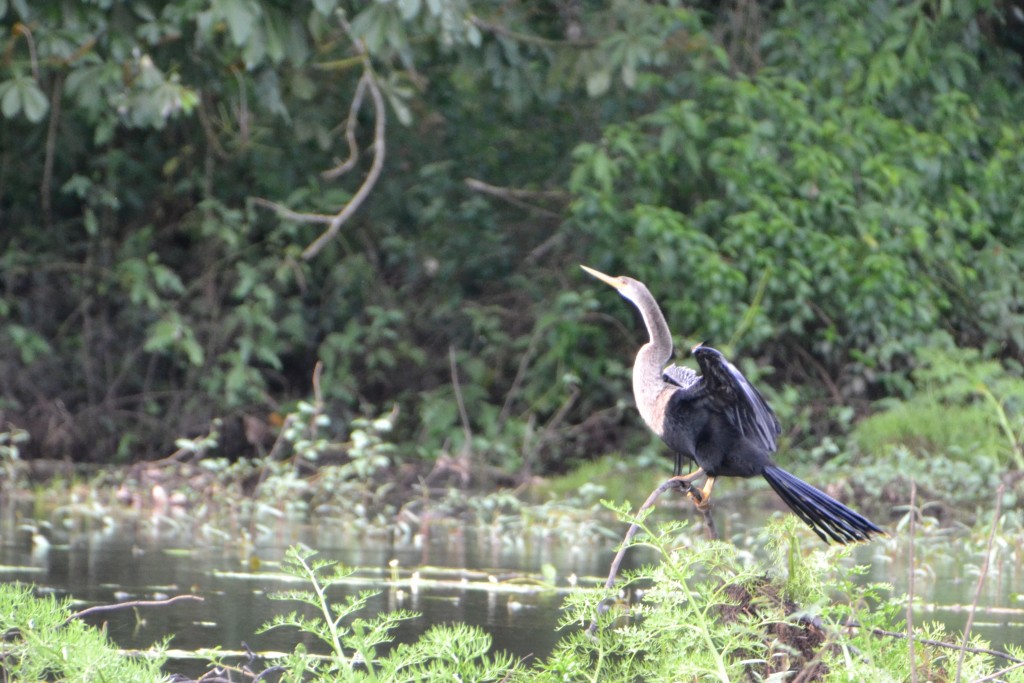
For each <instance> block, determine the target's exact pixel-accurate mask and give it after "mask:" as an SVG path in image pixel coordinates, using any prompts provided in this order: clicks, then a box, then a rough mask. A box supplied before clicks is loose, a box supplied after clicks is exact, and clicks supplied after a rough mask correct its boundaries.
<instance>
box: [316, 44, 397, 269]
mask: <svg viewBox="0 0 1024 683" xmlns="http://www.w3.org/2000/svg"><path fill="white" fill-rule="evenodd" d="M363 76H364V78H366V87H367V89H368V90H369V91H370V99H371V100H372V101H373V115H374V117H375V119H376V121H375V122H374V128H373V163H372V164H370V170H369V172H367V174H366V177H365V178H364V179H363V184H362V185H360V186H359V189H358V190H356V193H355V194H354V195H352V199H350V200H348V204H346V205H345V207H344V208H343V209H342V210H341V211H339V212H338V213H337V214H336V215H335V216H334V217H333V218H332V219H331V222H330V224H329V225H328V226H327V229H326V230H324V232H323V234H321V235H320V236H319V237H317V238H316V239H315V240H313V242H312V244H310V245H309V246H308V247H306V248H305V249H304V250H303V252H302V258H303V259H305V260H307V261H308V260H310V259H311V258H313V257H314V256H316V255H317V254H319V253H320V250H321V249H323V248H324V247H325V246H326V245H327V243H328V242H330V241H331V240H332V239H334V237H335V236H336V235H337V234H338V231H339V230H340V229H341V226H342V225H344V224H345V222H346V221H347V220H348V219H349V218H351V217H352V214H354V213H355V212H356V210H357V209H358V208H359V207H360V206H361V205H362V203H363V202H364V201H366V198H367V197H368V196H370V191H371V190H373V187H374V185H376V184H377V180H378V179H379V178H380V174H381V171H383V170H384V149H385V147H384V132H385V128H386V123H387V115H386V111H385V107H384V95H383V94H382V93H381V91H380V86H378V85H377V80H376V78H374V76H373V74H372V72H371V71H370V68H369V62H367V70H366V72H365V73H364V74H363Z"/></svg>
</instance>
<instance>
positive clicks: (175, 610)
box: [0, 506, 1024, 675]
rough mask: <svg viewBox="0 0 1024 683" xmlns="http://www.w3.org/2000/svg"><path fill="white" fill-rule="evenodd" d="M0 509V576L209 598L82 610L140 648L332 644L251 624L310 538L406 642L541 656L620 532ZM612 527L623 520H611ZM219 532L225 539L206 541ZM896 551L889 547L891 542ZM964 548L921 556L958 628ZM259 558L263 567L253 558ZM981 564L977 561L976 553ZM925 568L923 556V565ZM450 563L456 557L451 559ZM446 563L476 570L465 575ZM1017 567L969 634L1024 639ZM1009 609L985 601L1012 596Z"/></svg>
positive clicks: (96, 600) (103, 596) (994, 575)
mask: <svg viewBox="0 0 1024 683" xmlns="http://www.w3.org/2000/svg"><path fill="white" fill-rule="evenodd" d="M5 509H6V511H7V514H6V515H5V516H4V519H3V520H0V534H2V541H3V543H2V546H0V565H3V566H2V567H0V580H3V581H13V580H18V581H23V582H31V583H34V584H35V585H36V586H38V588H39V590H40V591H44V592H53V593H55V594H58V595H61V596H64V595H70V596H73V597H74V598H75V599H76V600H77V601H79V602H80V606H77V605H76V608H77V609H83V608H85V607H88V606H89V605H95V604H111V603H116V602H120V601H124V600H154V599H163V598H166V597H169V596H174V595H179V594H194V595H198V596H201V597H203V599H204V600H203V601H202V602H184V603H179V604H174V605H168V606H161V607H150V608H140V609H138V611H137V612H136V611H132V610H119V611H114V612H106V613H103V614H97V615H95V616H91V617H88V618H87V621H89V622H90V623H93V624H97V625H99V624H104V625H105V626H106V628H107V630H108V633H109V634H110V636H111V637H112V639H113V640H114V641H115V642H116V643H117V644H118V645H119V646H120V647H122V648H126V649H145V648H148V647H149V646H150V645H152V644H153V643H155V642H157V641H159V640H161V639H163V638H165V637H166V636H167V635H169V634H173V640H172V642H171V647H172V648H175V649H181V650H195V649H200V648H210V647H215V646H220V647H222V648H224V649H226V650H237V649H239V648H241V646H242V643H243V642H244V643H247V644H248V645H249V646H250V647H251V648H252V649H253V650H256V651H290V650H292V649H293V648H294V646H295V644H296V641H297V640H298V639H301V640H303V641H304V642H305V643H306V645H307V647H309V648H310V649H311V650H313V651H324V648H323V647H320V645H319V644H318V643H315V642H310V641H309V639H308V637H305V636H302V635H301V634H299V633H298V632H296V631H295V630H293V629H276V630H273V631H270V632H269V633H266V634H261V635H255V631H256V629H257V628H258V627H259V626H260V625H261V624H263V623H265V622H267V621H269V620H270V619H271V618H272V617H273V616H274V615H275V614H280V613H285V612H289V611H291V610H293V609H296V608H298V607H299V605H298V604H297V603H286V602H280V601H273V600H271V599H270V598H269V597H268V593H271V592H274V591H278V590H284V589H288V588H299V587H303V588H304V587H305V586H300V585H298V584H290V583H285V582H283V581H282V580H281V579H280V575H279V570H278V567H277V566H276V563H278V562H279V561H280V560H281V559H282V557H283V555H284V553H285V550H286V548H287V547H288V546H289V545H291V544H293V543H295V542H300V541H301V542H303V543H306V544H307V545H309V546H311V547H314V548H316V549H318V550H319V551H320V553H321V554H320V557H323V558H325V559H331V560H338V561H340V562H342V563H344V564H346V565H349V566H353V567H358V568H359V572H358V574H357V575H358V576H360V577H363V578H365V579H367V580H368V581H369V582H370V583H371V584H375V586H373V587H375V588H376V589H378V590H380V591H381V593H380V595H379V596H377V597H376V598H374V599H373V600H372V601H371V603H370V606H369V607H370V609H369V611H368V613H367V614H365V615H364V616H367V617H369V616H372V614H373V613H376V612H379V611H383V610H388V609H395V608H404V609H409V610H413V611H416V612H420V613H422V615H423V616H422V617H420V618H418V619H415V620H411V621H407V622H403V623H402V625H401V626H400V627H399V629H398V631H397V632H396V636H397V640H398V642H403V641H406V642H407V641H411V640H414V639H415V638H417V637H418V636H419V635H420V634H422V633H423V632H424V631H425V630H426V629H427V628H429V627H430V626H432V625H434V624H440V623H451V622H464V623H467V624H471V625H476V626H480V627H481V628H483V629H484V630H485V631H486V632H487V633H489V634H491V636H492V637H493V639H494V643H495V649H497V650H504V651H507V652H509V653H511V654H513V655H515V656H517V657H520V658H529V657H540V658H543V657H545V656H546V655H547V654H548V653H549V652H550V651H551V649H552V648H553V647H554V645H555V643H556V641H557V640H558V638H559V636H560V633H559V631H558V630H557V629H558V622H559V617H560V605H561V601H562V599H563V596H564V593H565V591H567V590H568V589H569V586H570V583H571V582H572V578H571V577H578V578H583V577H588V578H587V579H586V580H587V581H589V582H590V583H593V582H596V581H598V577H602V576H603V575H605V574H606V573H607V569H608V566H609V563H610V561H611V558H612V554H613V553H612V546H613V545H614V542H613V541H604V542H602V543H600V544H586V543H582V544H581V543H580V542H579V539H572V540H570V539H566V538H565V537H562V536H560V535H558V534H551V535H548V536H546V537H545V538H544V539H543V541H541V542H533V543H527V542H525V541H524V539H523V538H522V537H517V538H511V539H510V538H507V537H501V536H498V535H488V534H486V533H479V532H478V531H475V530H474V528H467V527H465V526H462V525H459V524H456V523H454V522H449V523H440V524H438V525H435V526H434V527H432V528H431V529H429V530H428V533H426V534H419V535H413V534H409V535H406V536H399V537H393V538H388V537H362V538H359V537H353V536H352V535H351V534H348V533H345V531H344V530H343V529H340V528H338V527H337V526H336V525H332V524H321V525H319V526H316V527H314V526H309V525H300V524H292V523H287V522H285V521H280V520H279V521H278V522H277V523H276V524H274V525H271V526H269V527H264V528H263V529H262V530H261V532H260V533H259V535H258V537H257V538H256V539H255V540H253V541H252V542H248V541H246V540H245V534H243V533H241V532H238V533H236V535H234V536H232V535H230V534H228V535H224V534H223V533H221V532H218V534H214V535H213V536H211V535H210V534H206V535H205V536H204V534H203V531H202V530H201V529H195V528H191V527H187V525H183V524H181V523H178V524H171V525H168V523H167V522H166V520H163V521H161V519H159V518H146V517H141V518H127V519H122V520H117V521H115V520H113V519H110V518H105V519H104V517H103V516H102V515H96V516H93V517H90V516H84V517H83V516H80V515H79V516H76V515H66V516H63V517H62V516H60V515H58V518H57V519H58V523H57V524H55V525H53V526H52V527H49V528H41V529H39V533H40V534H41V535H43V536H45V537H47V538H48V543H49V545H48V547H47V544H46V543H41V542H37V543H35V544H34V543H33V540H32V539H33V532H32V530H31V529H30V528H28V527H29V526H31V525H27V524H24V523H20V522H19V519H20V517H19V515H18V513H17V512H16V511H15V509H14V508H12V507H10V506H8V507H6V508H5ZM763 517H764V515H763V514H762V515H760V516H756V515H755V516H752V515H749V514H746V513H744V514H740V513H736V512H733V513H731V514H729V515H724V514H723V520H722V522H721V523H720V528H722V529H723V531H724V532H725V533H727V534H728V533H730V532H735V530H736V529H735V528H736V526H737V525H739V524H741V523H742V521H741V520H742V519H762V518H763ZM611 526H612V527H615V528H618V526H619V525H617V524H615V523H611ZM211 538H215V539H216V540H215V541H213V542H211ZM886 547H887V546H886V544H884V543H882V542H879V543H874V544H869V545H865V546H862V547H861V548H860V549H859V550H858V553H859V554H858V556H857V561H858V562H859V563H864V564H868V565H869V566H870V567H871V568H872V569H871V572H870V574H869V575H868V576H867V577H865V580H869V581H885V582H890V583H893V584H894V585H895V588H896V591H897V592H898V593H899V592H903V591H905V590H906V587H907V581H906V576H907V572H906V566H907V564H906V558H905V555H903V553H902V551H900V550H896V551H895V552H893V551H892V549H891V548H892V547H891V546H889V550H888V551H887V550H886ZM887 552H888V553H891V554H887ZM964 555H969V553H966V551H964V552H961V553H959V554H958V553H950V552H947V553H945V554H944V555H943V554H941V553H938V552H937V551H936V550H935V548H934V547H932V548H931V549H930V550H929V549H928V548H925V549H924V550H921V551H919V560H923V561H924V562H926V563H927V565H926V566H927V567H929V568H930V569H931V571H925V572H921V576H919V577H918V578H917V581H916V584H917V585H916V587H915V589H916V594H917V596H918V600H919V602H920V603H922V604H924V605H926V606H927V607H926V608H922V609H919V610H918V613H917V616H916V622H917V623H918V624H919V625H920V624H921V623H923V622H924V621H942V622H944V623H946V624H947V625H948V626H949V627H950V629H951V630H953V631H956V630H959V629H961V628H963V626H964V623H965V622H966V618H967V614H966V611H965V610H964V609H961V610H959V611H956V610H952V609H950V606H952V605H961V606H965V605H969V604H970V602H971V601H972V599H973V596H974V589H975V585H976V581H977V565H978V564H980V559H979V558H978V557H977V556H976V555H975V556H968V557H966V559H965V557H964ZM253 557H255V558H258V566H257V565H256V564H253V562H252V560H251V558H253ZM628 558H629V559H628V561H627V566H629V565H635V564H636V563H638V562H644V561H651V560H652V558H651V557H650V556H645V555H644V554H643V552H642V551H637V552H631V555H630V556H628ZM971 563H974V564H971ZM919 566H920V563H919ZM444 568H449V570H447V571H446V570H445V569H444ZM545 568H546V572H547V576H548V578H550V577H551V572H552V570H553V572H554V577H555V578H554V583H555V584H556V585H557V586H558V587H559V590H558V591H539V592H533V593H528V594H522V593H511V592H504V591H495V590H481V589H480V588H481V587H483V586H487V585H488V584H490V583H491V582H492V581H498V582H504V581H508V580H509V579H514V578H516V577H523V576H531V577H534V578H539V573H540V572H541V571H542V570H543V569H545ZM417 570H418V571H419V572H420V574H421V576H422V577H423V578H427V579H429V578H440V579H442V581H441V582H440V583H439V584H430V585H427V586H424V587H421V588H419V589H418V590H411V589H410V588H409V586H408V585H403V586H402V587H401V588H395V587H393V586H391V587H389V585H388V582H387V579H388V577H390V576H391V575H392V573H394V574H395V575H396V576H398V577H399V578H402V579H407V578H408V577H409V576H410V575H411V573H412V572H413V571H417ZM450 570H471V572H472V573H471V574H467V575H466V578H467V582H466V583H465V584H460V583H459V578H460V577H461V576H462V575H461V574H459V573H457V572H456V573H453V572H452V571H450ZM1020 580H1021V568H1020V566H1019V564H1018V565H1014V564H1013V563H1005V562H1004V563H999V564H998V566H996V567H994V568H993V569H992V570H990V575H989V577H988V580H987V582H986V591H985V592H984V593H983V595H982V599H981V601H980V603H979V604H980V605H981V608H982V609H981V611H980V612H979V614H978V615H977V616H976V617H975V625H974V632H975V633H978V634H980V635H982V636H983V637H985V638H987V639H989V640H990V641H992V643H993V646H994V647H996V648H1001V647H1003V646H1004V645H1006V644H1009V643H1020V642H1024V604H1021V603H1022V601H1021V598H1020V592H1019V591H1020V585H1021V584H1020ZM366 588H367V586H365V585H362V586H342V587H338V588H336V589H335V590H334V592H333V593H332V594H331V597H332V598H333V599H334V600H339V599H340V598H341V597H342V596H344V595H346V594H348V593H354V592H357V591H359V590H363V589H366ZM1006 606H1009V607H1011V608H1012V609H1011V610H1010V611H1006V612H999V611H991V610H988V609H987V608H993V607H1006ZM168 668H169V669H170V670H173V671H176V672H180V673H186V674H188V675H198V674H200V673H202V672H203V671H205V670H206V668H207V665H206V663H205V662H203V661H187V660H183V661H175V662H172V663H171V664H169V666H168Z"/></svg>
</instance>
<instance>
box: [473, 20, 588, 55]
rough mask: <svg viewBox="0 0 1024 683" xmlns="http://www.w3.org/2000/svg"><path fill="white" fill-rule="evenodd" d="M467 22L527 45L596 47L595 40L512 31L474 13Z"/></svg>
mask: <svg viewBox="0 0 1024 683" xmlns="http://www.w3.org/2000/svg"><path fill="white" fill-rule="evenodd" d="M469 23H471V24H473V25H474V26H476V27H477V28H478V29H481V30H483V31H487V32H488V33H493V34H494V35H497V36H502V37H503V38H509V39H510V40H514V41H516V42H517V43H524V44H527V45H537V46H539V47H574V48H589V47H597V41H596V40H584V39H576V40H552V39H551V38H541V37H540V36H535V35H532V34H529V33H520V32H518V31H513V30H512V29H509V28H506V27H504V26H501V25H499V24H492V23H491V22H489V21H484V20H483V19H481V18H480V17H478V16H476V15H475V14H472V15H470V17H469Z"/></svg>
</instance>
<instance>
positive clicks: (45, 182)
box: [39, 73, 64, 228]
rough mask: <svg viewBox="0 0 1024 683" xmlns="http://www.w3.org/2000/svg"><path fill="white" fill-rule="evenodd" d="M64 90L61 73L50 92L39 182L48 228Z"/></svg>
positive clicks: (50, 220) (44, 216)
mask: <svg viewBox="0 0 1024 683" xmlns="http://www.w3.org/2000/svg"><path fill="white" fill-rule="evenodd" d="M63 91H64V76H63V75H62V74H60V73H58V74H57V77H56V78H54V79H53V89H52V91H51V92H50V124H49V126H47V128H46V148H45V149H46V154H45V157H44V160H43V179H42V181H41V182H40V183H39V200H40V202H41V204H42V209H43V221H45V223H46V227H47V228H53V198H52V197H51V196H50V193H51V192H52V189H53V159H54V156H55V155H56V150H57V127H58V124H59V123H60V103H61V95H62V94H63Z"/></svg>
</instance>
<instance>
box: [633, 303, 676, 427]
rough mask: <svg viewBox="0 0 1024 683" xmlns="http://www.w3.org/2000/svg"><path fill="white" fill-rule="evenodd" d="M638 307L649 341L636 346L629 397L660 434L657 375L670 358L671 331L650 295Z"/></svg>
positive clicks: (660, 385)
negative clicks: (631, 388)
mask: <svg viewBox="0 0 1024 683" xmlns="http://www.w3.org/2000/svg"><path fill="white" fill-rule="evenodd" d="M638 308H639V309H640V315H642V316H643V318H644V324H645V325H646V327H647V331H648V333H649V334H650V341H648V342H647V343H646V344H644V345H643V346H641V347H640V351H639V352H638V353H637V354H636V361H635V362H634V363H633V397H634V398H635V399H636V406H637V409H639V411H640V415H641V417H643V419H644V422H646V423H647V425H648V426H649V427H651V429H653V430H654V431H655V432H656V433H657V434H658V435H661V422H662V419H661V417H662V415H663V411H664V406H662V405H661V404H660V401H659V400H658V398H659V396H660V395H661V392H662V390H663V389H664V388H665V381H664V380H663V379H662V378H661V374H662V370H664V368H665V366H666V365H667V364H668V362H669V361H670V360H671V359H672V333H671V332H670V331H669V329H668V323H667V322H665V316H664V315H663V314H662V312H661V309H660V308H658V304H657V303H655V301H654V299H653V297H652V298H651V299H650V302H649V303H646V302H645V305H643V306H638Z"/></svg>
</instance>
